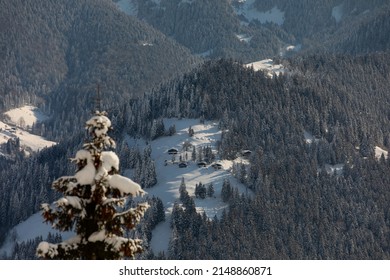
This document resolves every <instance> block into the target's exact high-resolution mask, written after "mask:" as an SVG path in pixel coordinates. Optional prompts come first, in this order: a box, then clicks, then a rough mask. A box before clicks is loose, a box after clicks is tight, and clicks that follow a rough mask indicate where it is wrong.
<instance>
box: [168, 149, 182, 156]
mask: <svg viewBox="0 0 390 280" xmlns="http://www.w3.org/2000/svg"><path fill="white" fill-rule="evenodd" d="M178 153H179V151H178V150H177V149H175V148H172V149H169V150H168V154H170V155H177V154H178Z"/></svg>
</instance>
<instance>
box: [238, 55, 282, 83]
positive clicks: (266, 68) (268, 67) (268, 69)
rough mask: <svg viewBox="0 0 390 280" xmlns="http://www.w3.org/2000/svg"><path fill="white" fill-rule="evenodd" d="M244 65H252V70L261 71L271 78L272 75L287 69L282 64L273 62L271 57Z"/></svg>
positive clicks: (277, 74)
mask: <svg viewBox="0 0 390 280" xmlns="http://www.w3.org/2000/svg"><path fill="white" fill-rule="evenodd" d="M245 66H246V67H252V68H253V70H254V71H263V72H265V73H266V74H267V76H268V77H270V78H272V77H273V76H274V75H276V76H279V75H280V74H283V73H286V72H287V69H286V68H285V67H284V66H283V65H282V64H274V62H273V60H272V59H264V60H260V61H255V62H251V63H248V64H245Z"/></svg>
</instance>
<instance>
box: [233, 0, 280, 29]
mask: <svg viewBox="0 0 390 280" xmlns="http://www.w3.org/2000/svg"><path fill="white" fill-rule="evenodd" d="M255 1H256V0H246V1H241V5H240V7H239V8H235V12H236V14H237V15H240V16H243V17H244V18H245V19H246V20H247V22H245V21H243V22H242V24H245V25H247V24H249V22H251V21H253V20H258V21H259V22H260V23H262V24H265V23H274V24H277V25H283V23H284V12H283V11H281V10H280V9H279V8H278V7H277V6H275V7H273V8H272V9H271V10H269V11H265V12H260V11H258V10H257V9H256V8H255V6H254V3H255Z"/></svg>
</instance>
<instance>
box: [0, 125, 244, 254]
mask: <svg viewBox="0 0 390 280" xmlns="http://www.w3.org/2000/svg"><path fill="white" fill-rule="evenodd" d="M171 125H175V127H176V134H174V135H173V136H164V137H160V138H158V139H156V140H154V141H152V142H150V143H149V144H150V145H151V147H152V158H153V160H154V161H155V167H156V173H157V180H158V183H157V185H155V186H154V187H152V188H148V189H146V191H147V192H148V195H149V196H150V197H152V196H155V197H159V198H160V199H161V200H162V201H163V203H164V207H165V212H166V221H165V222H164V223H161V224H159V225H158V226H157V228H156V229H155V230H154V232H153V237H152V241H151V247H152V249H153V250H154V252H155V253H157V252H159V251H166V250H167V248H168V243H169V238H170V236H171V232H170V231H171V229H170V215H171V212H172V207H173V205H174V203H175V201H178V199H179V186H180V183H181V180H182V178H184V180H185V183H186V187H187V191H188V193H189V195H190V196H192V197H193V198H194V201H195V204H196V207H197V210H198V212H205V213H206V215H207V216H208V217H209V218H211V219H212V218H213V217H214V216H215V215H217V216H219V215H220V214H221V213H222V210H223V209H225V208H226V207H227V204H226V203H224V202H222V200H221V196H220V193H221V188H222V183H223V181H224V180H225V179H229V180H230V182H231V185H232V186H234V187H237V188H238V190H239V191H240V192H242V193H244V192H247V191H248V190H247V189H246V187H245V186H243V185H242V184H241V183H239V182H238V181H237V180H236V179H235V178H233V176H232V175H231V173H230V170H231V167H232V165H233V162H232V161H227V160H218V154H217V151H216V145H217V141H218V140H220V137H221V131H220V130H219V129H218V125H217V123H213V122H206V123H204V124H200V123H199V120H194V119H181V120H178V119H166V120H164V126H165V127H170V126H171ZM190 127H191V128H192V129H193V131H194V134H193V136H189V133H188V131H189V128H190ZM127 142H128V144H129V145H131V146H138V147H139V148H140V149H143V148H144V147H145V146H146V142H145V141H144V140H140V139H130V138H128V139H127ZM184 143H186V144H187V145H188V144H191V145H193V146H195V147H196V148H198V147H206V146H209V147H211V148H212V150H213V152H214V153H215V156H216V161H215V162H218V163H219V164H220V165H221V167H222V168H221V169H215V168H213V167H212V166H211V165H212V164H208V165H206V167H201V168H200V167H198V166H197V163H196V162H194V161H192V160H191V151H192V148H190V149H188V152H186V151H185V150H184V148H183V144H184ZM171 148H175V149H176V150H178V153H177V154H176V155H171V154H168V150H169V149H171ZM180 158H181V159H182V160H183V161H184V162H186V164H187V167H184V168H180V167H179V162H180ZM236 161H238V162H244V163H245V159H243V158H237V159H236ZM125 173H126V175H128V176H129V177H131V170H128V171H126V172H125ZM199 182H201V183H202V184H206V185H208V184H210V183H212V184H213V186H214V189H215V195H214V197H211V198H210V197H207V198H205V199H200V198H195V195H194V192H195V185H196V184H198V183H199ZM31 228H34V230H33V231H32V230H29V229H31ZM14 231H15V232H16V241H17V242H22V241H26V240H29V239H33V238H35V237H36V236H40V235H41V236H43V237H44V238H45V237H46V236H47V234H48V233H49V231H51V229H50V227H49V226H47V225H46V224H43V219H42V218H41V217H40V214H39V213H36V214H34V215H33V216H32V217H30V218H29V219H28V220H26V221H25V222H23V223H21V224H19V225H18V226H16V227H15V228H14ZM70 235H71V233H65V236H64V238H69V236H70ZM14 236H15V235H14ZM14 242H15V241H14V240H11V239H10V238H9V239H8V240H7V241H6V243H5V244H4V246H3V247H2V248H1V249H0V255H1V254H2V253H3V252H7V253H9V252H10V250H11V249H12V246H13V244H14Z"/></svg>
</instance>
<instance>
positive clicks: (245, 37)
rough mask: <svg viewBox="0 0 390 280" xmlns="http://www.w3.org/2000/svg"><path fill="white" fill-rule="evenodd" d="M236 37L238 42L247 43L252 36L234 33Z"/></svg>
mask: <svg viewBox="0 0 390 280" xmlns="http://www.w3.org/2000/svg"><path fill="white" fill-rule="evenodd" d="M236 37H237V39H238V40H240V42H244V43H249V42H250V41H251V40H252V36H248V35H246V34H236Z"/></svg>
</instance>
